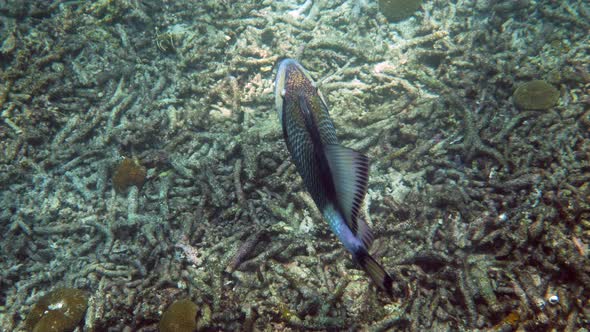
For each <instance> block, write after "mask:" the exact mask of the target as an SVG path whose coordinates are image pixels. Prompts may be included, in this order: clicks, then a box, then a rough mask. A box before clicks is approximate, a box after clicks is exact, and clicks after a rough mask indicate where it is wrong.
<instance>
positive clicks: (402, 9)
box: [379, 0, 422, 22]
mask: <svg viewBox="0 0 590 332" xmlns="http://www.w3.org/2000/svg"><path fill="white" fill-rule="evenodd" d="M420 5H422V1H421V0H379V9H380V10H381V13H382V14H383V15H384V16H385V17H386V18H387V20H389V21H391V22H395V21H401V20H403V19H406V18H408V17H410V16H412V15H413V14H414V12H416V11H417V10H418V9H419V8H420Z"/></svg>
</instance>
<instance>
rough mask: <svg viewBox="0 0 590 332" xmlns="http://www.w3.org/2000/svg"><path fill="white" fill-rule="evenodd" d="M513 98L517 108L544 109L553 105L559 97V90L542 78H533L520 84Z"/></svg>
mask: <svg viewBox="0 0 590 332" xmlns="http://www.w3.org/2000/svg"><path fill="white" fill-rule="evenodd" d="M513 98H514V103H515V104H516V106H517V107H518V108H521V109H527V110H545V109H548V108H551V107H553V106H555V104H556V103H557V100H558V99H559V91H558V90H557V89H556V88H555V87H553V86H552V85H551V84H549V83H547V82H545V81H543V80H534V81H530V82H527V83H524V84H522V85H520V86H519V87H518V88H517V89H516V91H515V92H514V96H513Z"/></svg>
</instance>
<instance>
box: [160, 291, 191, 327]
mask: <svg viewBox="0 0 590 332" xmlns="http://www.w3.org/2000/svg"><path fill="white" fill-rule="evenodd" d="M197 310H198V307H197V305H196V304H195V303H194V302H192V301H191V300H188V299H186V300H179V301H176V302H174V303H172V304H171V305H170V306H169V307H168V309H166V311H165V312H164V314H163V315H162V319H160V324H159V325H158V329H159V330H160V332H193V331H195V330H196V329H197Z"/></svg>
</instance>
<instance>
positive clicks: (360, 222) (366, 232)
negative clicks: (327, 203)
mask: <svg viewBox="0 0 590 332" xmlns="http://www.w3.org/2000/svg"><path fill="white" fill-rule="evenodd" d="M325 152H326V159H327V160H328V164H329V166H330V172H331V174H332V180H333V182H334V188H335V190H336V196H337V200H338V205H339V206H340V208H341V209H342V212H343V214H344V218H345V220H346V224H347V225H348V227H349V228H350V230H351V231H352V234H353V235H354V236H356V237H357V238H358V239H360V240H361V241H362V242H363V244H364V246H365V249H367V250H368V249H369V248H370V246H371V243H372V242H373V235H372V232H371V228H370V227H369V225H367V223H366V221H365V219H364V218H363V216H362V213H361V207H362V204H363V200H364V198H365V194H366V193H367V186H368V181H369V158H367V157H366V156H365V155H363V154H361V153H360V152H357V151H355V150H353V149H350V148H347V147H344V146H342V145H337V144H334V145H326V146H325Z"/></svg>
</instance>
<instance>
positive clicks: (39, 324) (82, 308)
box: [25, 288, 88, 332]
mask: <svg viewBox="0 0 590 332" xmlns="http://www.w3.org/2000/svg"><path fill="white" fill-rule="evenodd" d="M87 306H88V293H86V292H85V291H82V290H79V289H74V288H59V289H56V290H53V291H51V292H49V293H47V294H46V295H45V296H43V297H42V298H40V299H39V301H38V302H37V304H35V305H34V306H33V309H31V312H29V315H28V316H27V318H26V319H25V328H26V330H27V331H32V332H67V331H72V330H74V328H75V327H76V326H77V325H78V323H79V322H80V320H81V319H82V317H84V312H86V307H87Z"/></svg>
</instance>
